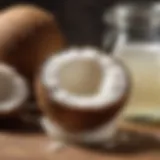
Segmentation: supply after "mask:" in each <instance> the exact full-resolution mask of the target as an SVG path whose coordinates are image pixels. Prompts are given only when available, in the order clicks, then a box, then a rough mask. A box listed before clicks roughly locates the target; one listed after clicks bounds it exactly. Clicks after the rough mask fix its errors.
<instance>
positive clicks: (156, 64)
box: [119, 49, 160, 117]
mask: <svg viewBox="0 0 160 160" xmlns="http://www.w3.org/2000/svg"><path fill="white" fill-rule="evenodd" d="M156 52H157V51H156ZM119 58H120V59H121V60H122V61H123V62H124V63H125V64H126V66H127V67H128V69H129V71H130V74H131V80H132V91H131V96H130V100H129V102H128V105H127V109H126V112H129V113H131V114H132V113H133V112H138V110H139V111H140V110H141V111H142V112H147V110H148V111H149V112H151V111H154V112H155V113H156V111H157V113H156V114H158V116H159V117H160V51H159V54H158V53H154V52H153V53H152V52H151V51H147V50H146V51H143V52H142V51H138V50H133V49H127V50H125V49H124V50H123V51H122V52H121V54H120V55H119Z"/></svg>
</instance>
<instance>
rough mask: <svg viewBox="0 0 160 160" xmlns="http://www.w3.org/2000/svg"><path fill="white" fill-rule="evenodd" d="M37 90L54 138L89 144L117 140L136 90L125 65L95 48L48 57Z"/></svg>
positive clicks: (45, 120)
mask: <svg viewBox="0 0 160 160" xmlns="http://www.w3.org/2000/svg"><path fill="white" fill-rule="evenodd" d="M35 85H36V95H37V101H38V103H39V107H40V109H41V110H42V111H43V113H44V115H45V117H46V118H44V119H43V120H42V124H43V126H44V128H45V130H47V132H50V133H49V135H53V136H55V137H56V138H57V137H66V138H67V139H72V140H73V139H74V140H77V141H85V142H93V141H96V142H97V141H102V142H103V141H104V140H107V138H108V137H111V136H113V135H114V132H115V130H116V127H115V126H116V123H118V121H119V118H118V117H119V115H120V113H121V110H122V108H123V106H124V104H125V103H126V101H127V99H128V96H129V91H130V81H129V76H128V72H127V70H126V68H125V67H124V66H123V65H122V64H121V62H119V61H118V60H116V59H114V58H112V57H109V56H107V55H106V54H103V53H101V52H100V51H99V50H97V49H94V48H91V47H86V48H85V47H84V48H71V49H68V50H65V51H63V52H61V53H59V54H57V55H53V56H51V57H50V58H48V59H47V60H46V61H45V63H44V64H43V65H42V68H41V70H40V74H39V76H38V77H37V79H36V83H35Z"/></svg>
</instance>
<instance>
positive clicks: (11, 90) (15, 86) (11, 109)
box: [0, 63, 29, 117]
mask: <svg viewBox="0 0 160 160" xmlns="http://www.w3.org/2000/svg"><path fill="white" fill-rule="evenodd" d="M28 96H29V90H28V85H27V81H26V79H25V78H24V77H22V76H21V75H20V74H19V73H18V72H17V71H16V70H15V69H14V68H12V67H11V66H9V65H6V64H3V63H0V116H1V117H3V116H10V115H13V114H16V113H18V112H19V111H20V110H21V108H22V106H23V105H25V102H26V101H27V99H28Z"/></svg>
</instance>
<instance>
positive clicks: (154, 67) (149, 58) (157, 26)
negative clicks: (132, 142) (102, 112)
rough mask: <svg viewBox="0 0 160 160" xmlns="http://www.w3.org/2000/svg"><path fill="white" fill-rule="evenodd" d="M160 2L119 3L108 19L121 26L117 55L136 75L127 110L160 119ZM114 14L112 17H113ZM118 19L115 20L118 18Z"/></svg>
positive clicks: (127, 112)
mask: <svg viewBox="0 0 160 160" xmlns="http://www.w3.org/2000/svg"><path fill="white" fill-rule="evenodd" d="M158 15H159V16H160V4H157V3H153V4H149V5H142V6H141V5H133V4H132V5H131V4H127V5H121V6H120V5H119V6H117V7H115V8H114V9H113V10H112V12H110V15H109V14H108V15H107V18H108V20H109V21H108V22H110V23H111V24H112V25H114V28H116V29H117V38H116V39H117V40H116V41H115V43H114V47H113V50H112V52H113V56H115V57H116V58H118V59H120V60H121V61H122V62H123V63H124V64H125V65H126V66H127V67H128V69H129V72H130V74H131V77H132V80H131V81H132V92H131V96H130V100H129V102H128V106H127V108H126V110H125V114H126V115H127V116H128V115H132V116H133V115H137V114H140V115H147V116H148V117H154V118H158V119H160V20H159V18H158ZM111 17H112V18H111ZM114 20H115V21H114Z"/></svg>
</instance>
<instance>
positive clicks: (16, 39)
mask: <svg viewBox="0 0 160 160" xmlns="http://www.w3.org/2000/svg"><path fill="white" fill-rule="evenodd" d="M64 46H65V42H64V38H63V35H62V34H61V32H60V30H59V28H58V24H57V22H56V20H55V17H54V16H53V15H52V14H51V13H49V12H47V11H45V10H43V9H42V8H39V7H37V6H33V5H15V6H12V7H9V8H7V9H5V10H3V11H2V13H1V17H0V58H1V60H2V61H3V62H5V63H7V64H9V65H11V66H13V67H14V68H15V69H17V71H18V72H19V73H20V74H21V75H22V76H24V77H25V78H26V79H27V80H28V82H29V85H30V87H31V89H33V88H32V83H33V79H34V76H35V74H36V71H37V69H38V68H39V66H40V65H41V63H42V62H43V61H44V59H45V58H46V57H48V55H49V54H51V53H53V52H57V51H59V50H61V49H62V48H64Z"/></svg>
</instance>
